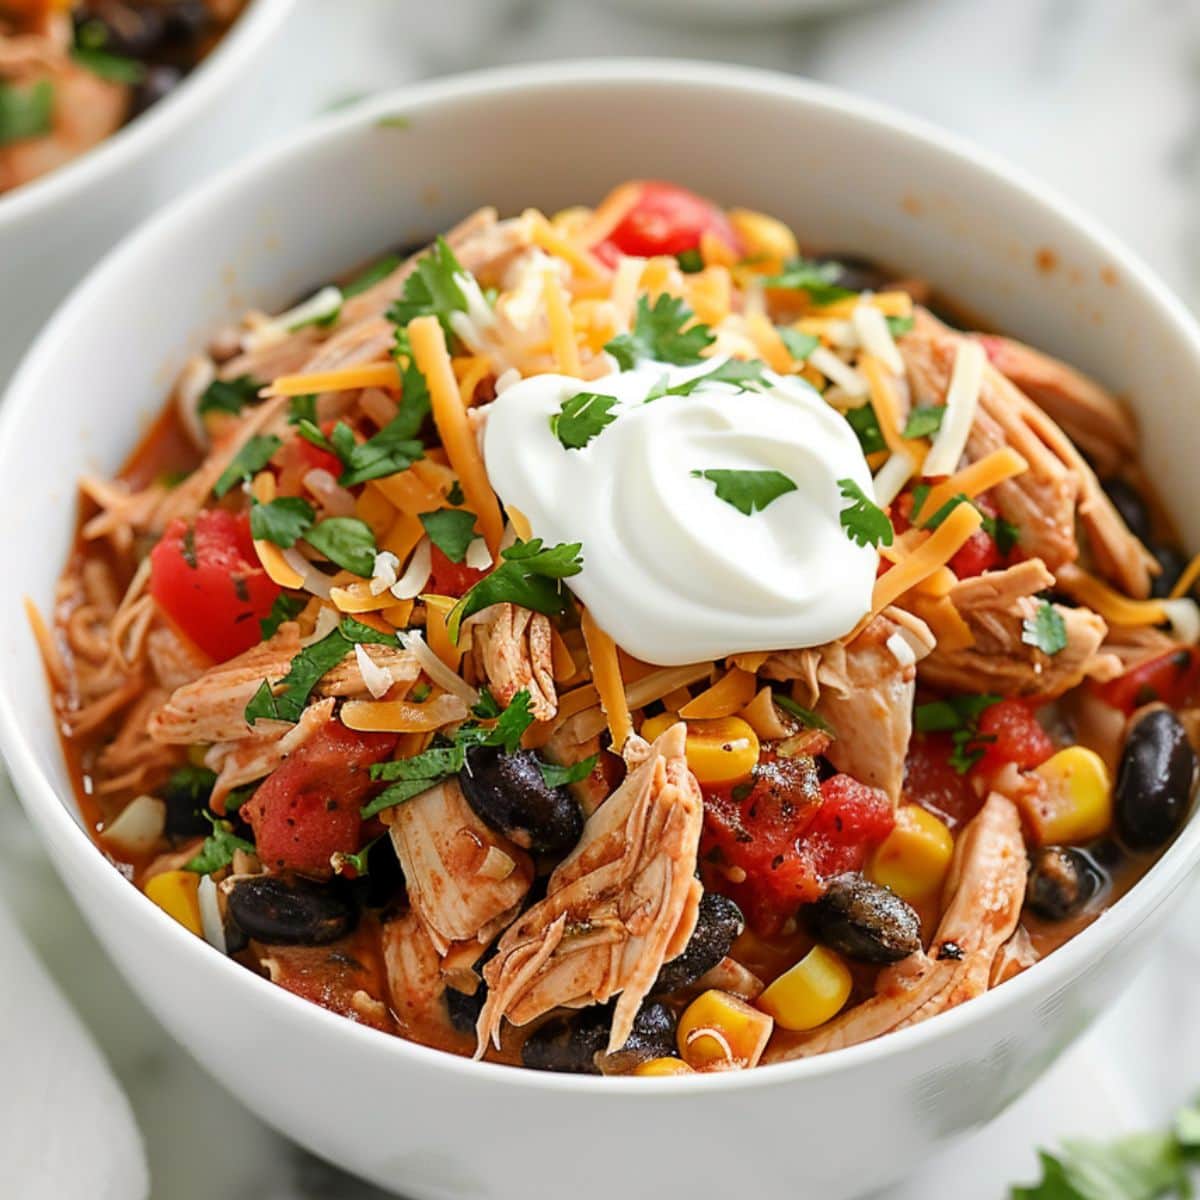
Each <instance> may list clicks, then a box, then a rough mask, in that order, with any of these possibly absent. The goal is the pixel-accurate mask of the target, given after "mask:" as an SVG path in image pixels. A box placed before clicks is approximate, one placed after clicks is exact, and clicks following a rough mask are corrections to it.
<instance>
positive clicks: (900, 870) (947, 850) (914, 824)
mask: <svg viewBox="0 0 1200 1200" xmlns="http://www.w3.org/2000/svg"><path fill="white" fill-rule="evenodd" d="M953 857H954V836H953V834H951V832H950V830H949V829H948V828H947V827H946V824H945V822H944V821H940V820H939V819H938V818H937V817H935V816H934V815H933V813H931V812H926V811H925V809H923V808H922V807H921V806H920V805H919V804H902V805H901V806H900V807H899V808H898V809H897V810H896V827H895V828H894V829H893V830H892V832H891V833H889V834H888V835H887V837H886V838H885V839H884V840H883V842H882V843H881V844H880V845H879V846H878V847H877V848H876V850H875V853H874V854H873V855H872V856H871V860H870V862H869V863H868V864H867V871H866V875H867V878H868V879H870V880H871V881H872V882H873V883H878V884H880V885H881V886H882V887H887V888H891V889H892V891H893V892H895V893H896V895H897V896H900V897H902V898H903V899H905V900H908V901H910V902H913V903H915V902H917V901H919V900H925V899H928V898H929V897H930V896H932V895H935V894H936V893H937V892H938V891H940V890H941V887H942V884H943V882H945V879H946V872H947V871H948V870H949V869H950V860H951V859H952V858H953Z"/></svg>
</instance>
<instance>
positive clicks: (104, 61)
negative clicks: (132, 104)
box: [71, 46, 146, 84]
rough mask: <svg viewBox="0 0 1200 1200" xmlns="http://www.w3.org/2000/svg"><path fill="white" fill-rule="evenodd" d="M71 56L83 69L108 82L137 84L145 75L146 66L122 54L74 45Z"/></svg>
mask: <svg viewBox="0 0 1200 1200" xmlns="http://www.w3.org/2000/svg"><path fill="white" fill-rule="evenodd" d="M71 57H72V58H73V59H74V60H75V61H76V62H77V63H78V64H79V65H80V66H81V67H83V69H84V70H85V71H91V73H92V74H93V75H99V76H100V78H101V79H106V80H107V81H108V82H109V83H125V84H139V83H141V82H142V80H143V79H145V77H146V68H145V67H144V66H143V65H142V64H141V63H140V62H137V61H136V60H134V59H132V58H126V57H125V56H124V55H123V54H112V53H110V52H109V51H107V50H97V49H95V48H93V47H90V46H76V47H75V48H74V49H73V50H72V51H71Z"/></svg>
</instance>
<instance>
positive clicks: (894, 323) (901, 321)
mask: <svg viewBox="0 0 1200 1200" xmlns="http://www.w3.org/2000/svg"><path fill="white" fill-rule="evenodd" d="M884 320H885V321H886V322H887V327H888V332H889V333H890V334H891V335H892V337H894V338H897V337H903V336H904V334H906V333H911V332H912V327H913V319H912V317H884Z"/></svg>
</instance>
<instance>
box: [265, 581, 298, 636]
mask: <svg viewBox="0 0 1200 1200" xmlns="http://www.w3.org/2000/svg"><path fill="white" fill-rule="evenodd" d="M307 603H308V602H307V601H306V600H302V599H301V598H300V597H299V596H289V595H288V594H287V592H280V593H279V595H278V596H276V597H275V601H274V603H273V604H272V605H271V611H270V612H269V613H267V615H266V616H265V617H263V618H262V620H261V621H259V623H258V627H259V629H260V630H261V631H262V638H263V641H264V642H265V641H266V640H267V638H270V637H274V636H275V634H276V633H277V632H278V631H279V627H280V625H282V624H283V623H284V622H285V621H293V620H295V619H296V617H298V616H299V615H300V613H301V612H302V611H303V610H304V606H305V604H307Z"/></svg>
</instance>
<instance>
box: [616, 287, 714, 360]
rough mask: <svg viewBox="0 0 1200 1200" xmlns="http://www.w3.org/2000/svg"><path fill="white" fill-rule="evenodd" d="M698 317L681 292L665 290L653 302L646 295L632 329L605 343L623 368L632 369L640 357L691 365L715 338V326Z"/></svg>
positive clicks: (641, 300)
mask: <svg viewBox="0 0 1200 1200" xmlns="http://www.w3.org/2000/svg"><path fill="white" fill-rule="evenodd" d="M694 320H695V314H694V313H693V312H692V310H691V309H690V308H688V306H687V305H686V304H684V302H683V301H682V300H680V299H679V297H678V296H669V295H667V293H666V292H664V293H663V294H662V295H661V296H659V297H658V299H657V300H655V301H654V304H653V305H651V303H650V301H649V300H648V299H647V298H646V297H645V296H640V297H639V298H638V302H637V314H636V316H635V318H634V322H633V329H632V331H631V332H629V333H622V334H620V335H619V336H617V337H615V338H613V340H612V341H611V342H609V343H608V345H607V346H605V347H604V348H605V350H607V351H608V352H609V354H611V355H612V356H613V358H615V359H616V360H617V364H618V365H619V366H620V368H621V370H622V371H629V370H632V369H633V367H634V366H635V365H636V364H637V363H638V361H639V360H641V359H647V358H648V359H653V360H654V361H656V362H665V363H673V364H674V365H675V366H678V367H689V366H692V365H694V364H695V363H698V362H700V361H702V352H703V351H704V350H707V349H708V347H709V346H711V345H712V344H713V342H714V341H716V338H715V337H714V336H713V333H712V330H710V329H709V327H708V326H707V325H702V324H700V323H699V322H696V323H695V324H693V325H691V326H690V327H689V328H687V329H685V328H684V326H685V325H688V323H689V322H691V321H694Z"/></svg>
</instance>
